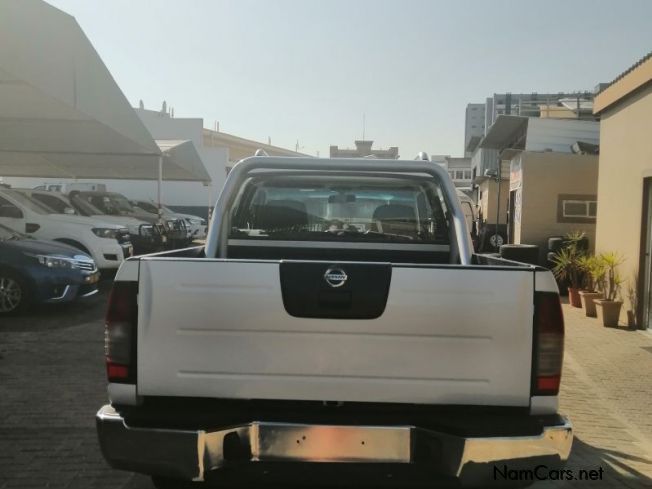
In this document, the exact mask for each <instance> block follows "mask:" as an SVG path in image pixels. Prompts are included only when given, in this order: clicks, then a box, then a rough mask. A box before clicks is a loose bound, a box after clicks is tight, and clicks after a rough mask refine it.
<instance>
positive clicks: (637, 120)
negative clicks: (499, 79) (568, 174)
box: [593, 53, 652, 328]
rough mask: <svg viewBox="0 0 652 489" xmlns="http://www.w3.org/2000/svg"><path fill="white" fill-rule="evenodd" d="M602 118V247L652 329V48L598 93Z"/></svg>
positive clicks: (629, 304)
mask: <svg viewBox="0 0 652 489" xmlns="http://www.w3.org/2000/svg"><path fill="white" fill-rule="evenodd" d="M593 111H594V114H595V115H596V116H599V117H600V164H599V165H600V174H599V178H598V201H599V205H598V219H597V221H598V222H597V231H596V251H598V252H607V251H614V252H616V253H619V254H620V255H621V256H622V257H623V258H624V262H623V264H622V265H621V266H620V274H621V277H622V279H623V280H624V283H623V285H622V295H623V299H624V301H625V307H623V312H622V317H621V319H623V320H624V319H625V314H626V311H627V310H631V311H632V312H634V313H635V316H636V319H637V324H638V325H639V327H641V328H652V303H651V295H652V284H651V279H652V264H651V263H650V261H651V256H652V255H651V253H652V137H651V135H652V134H651V132H650V130H651V128H652V53H650V54H648V55H647V56H646V57H644V58H643V59H641V60H640V61H639V62H637V63H636V64H635V65H633V66H632V67H631V68H629V69H628V70H627V71H625V72H624V73H623V74H621V75H620V76H619V77H618V78H616V79H615V80H614V81H613V82H612V83H611V84H610V85H609V86H607V87H606V88H604V89H603V90H602V91H601V92H600V93H599V94H598V95H597V96H596V97H595V104H594V107H593Z"/></svg>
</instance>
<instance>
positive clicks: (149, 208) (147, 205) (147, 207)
mask: <svg viewBox="0 0 652 489" xmlns="http://www.w3.org/2000/svg"><path fill="white" fill-rule="evenodd" d="M136 205H137V206H138V207H140V208H141V209H142V210H144V211H145V212H150V213H152V214H158V208H157V207H156V206H155V205H154V204H152V203H151V202H145V201H142V200H139V201H138V202H137V204H136ZM163 209H165V207H163Z"/></svg>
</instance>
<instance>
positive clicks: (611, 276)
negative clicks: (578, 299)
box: [594, 252, 623, 327]
mask: <svg viewBox="0 0 652 489" xmlns="http://www.w3.org/2000/svg"><path fill="white" fill-rule="evenodd" d="M598 259H599V260H600V261H601V262H602V263H603V265H604V268H605V275H604V279H603V280H602V283H601V284H600V288H601V290H602V293H603V296H604V298H603V299H594V302H595V305H596V306H598V309H599V310H601V311H602V324H603V325H604V326H607V327H616V326H618V319H619V318H620V309H621V307H622V306H623V301H621V300H618V297H619V293H620V285H621V284H622V280H621V278H620V276H619V275H618V266H619V265H620V264H621V263H622V262H623V260H622V258H621V257H620V256H619V255H618V254H616V253H613V252H610V253H602V254H601V255H600V256H599V258H598Z"/></svg>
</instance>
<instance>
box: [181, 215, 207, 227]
mask: <svg viewBox="0 0 652 489" xmlns="http://www.w3.org/2000/svg"><path fill="white" fill-rule="evenodd" d="M186 222H187V223H188V224H191V225H192V226H203V225H204V223H205V222H206V221H204V219H192V218H189V217H188V218H186Z"/></svg>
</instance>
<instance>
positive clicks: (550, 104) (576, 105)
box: [464, 92, 594, 196]
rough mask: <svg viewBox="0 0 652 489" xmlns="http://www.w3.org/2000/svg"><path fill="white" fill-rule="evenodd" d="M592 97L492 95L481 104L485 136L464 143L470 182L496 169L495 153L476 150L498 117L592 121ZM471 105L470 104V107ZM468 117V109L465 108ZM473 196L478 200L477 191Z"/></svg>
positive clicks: (520, 94) (530, 94)
mask: <svg viewBox="0 0 652 489" xmlns="http://www.w3.org/2000/svg"><path fill="white" fill-rule="evenodd" d="M592 101H593V94H592V93H591V92H579V93H564V92H559V93H495V94H493V95H492V96H491V97H488V98H487V99H486V101H485V104H484V133H483V135H482V136H481V137H478V136H477V135H474V136H472V137H470V138H469V139H468V140H467V138H466V132H465V140H464V144H465V145H464V151H465V155H467V154H468V155H470V156H471V170H472V173H473V175H472V176H473V178H474V179H475V178H476V177H481V176H482V175H484V173H485V171H486V170H494V171H496V169H497V163H496V162H497V156H498V155H497V153H496V152H495V151H494V150H492V149H488V148H481V147H479V144H480V141H481V140H482V137H484V136H485V135H486V134H487V133H488V132H489V130H490V129H491V126H492V125H493V124H494V123H495V122H496V120H497V119H498V117H500V116H501V115H516V116H523V117H533V118H537V119H538V118H554V119H560V118H568V119H579V120H593V119H594V115H593V114H592V110H591V106H592ZM469 105H473V104H469ZM467 113H468V106H467ZM467 124H468V123H467ZM475 190H476V192H475V193H476V196H477V189H475Z"/></svg>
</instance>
